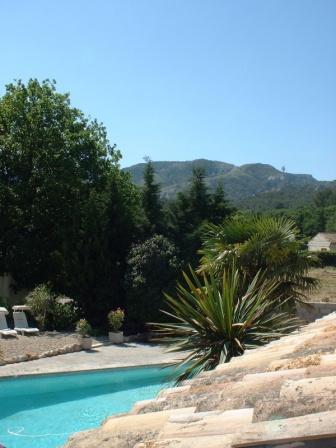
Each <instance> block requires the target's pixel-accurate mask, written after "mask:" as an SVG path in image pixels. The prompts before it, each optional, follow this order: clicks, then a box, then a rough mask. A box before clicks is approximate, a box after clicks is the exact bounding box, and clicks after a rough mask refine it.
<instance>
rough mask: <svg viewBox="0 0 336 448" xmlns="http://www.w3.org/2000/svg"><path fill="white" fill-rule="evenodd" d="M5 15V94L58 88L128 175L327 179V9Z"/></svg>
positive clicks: (197, 2)
mask: <svg viewBox="0 0 336 448" xmlns="http://www.w3.org/2000/svg"><path fill="white" fill-rule="evenodd" d="M0 6H1V7H0V20H1V22H0V23H1V26H0V54H1V63H0V92H1V93H3V92H4V85H5V84H7V83H9V82H11V81H12V80H13V79H19V78H20V79H23V80H27V79H29V78H30V77H36V78H38V79H40V80H42V79H45V78H54V79H56V81H57V84H58V89H59V90H60V91H68V92H70V93H71V98H72V104H73V105H75V106H77V107H79V108H81V109H82V110H83V111H84V112H85V113H86V114H88V115H90V116H92V117H95V118H97V119H98V120H99V121H102V122H103V123H104V124H105V125H106V127H107V130H108V135H109V138H110V140H111V142H112V143H114V142H115V143H117V145H118V146H119V148H120V149H121V151H122V154H123V161H122V165H123V166H128V165H131V164H134V163H138V162H141V161H142V158H143V156H145V155H149V156H150V157H151V158H152V159H153V160H191V159H195V158H208V159H215V160H222V161H225V162H230V163H234V164H237V165H240V164H243V163H250V162H263V163H270V164H272V165H274V166H276V167H277V168H280V167H281V166H282V165H285V166H286V169H287V171H289V172H296V173H311V174H313V175H314V176H315V177H316V178H318V179H322V180H323V179H325V180H331V179H336V88H335V86H336V26H335V23H336V1H335V0H230V1H229V0H94V1H93V0H90V1H88V0H58V1H57V2H56V1H54V2H51V1H49V2H46V1H45V0H44V1H40V0H30V1H26V0H17V1H16V2H13V1H12V0H1V1H0Z"/></svg>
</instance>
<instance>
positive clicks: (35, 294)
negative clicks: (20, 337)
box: [26, 285, 56, 330]
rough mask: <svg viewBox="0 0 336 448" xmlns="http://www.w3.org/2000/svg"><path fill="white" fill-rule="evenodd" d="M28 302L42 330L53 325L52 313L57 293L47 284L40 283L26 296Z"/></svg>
mask: <svg viewBox="0 0 336 448" xmlns="http://www.w3.org/2000/svg"><path fill="white" fill-rule="evenodd" d="M26 303H27V305H28V306H29V307H30V310H31V312H32V314H33V316H34V318H35V319H36V320H37V322H38V324H39V326H40V328H41V329H42V330H46V329H48V328H49V329H50V326H52V315H53V313H54V307H55V303H56V302H55V295H54V294H53V293H52V292H51V290H50V289H49V287H48V286H47V285H38V286H36V288H35V289H34V290H33V291H32V292H30V293H29V294H28V296H27V297H26Z"/></svg>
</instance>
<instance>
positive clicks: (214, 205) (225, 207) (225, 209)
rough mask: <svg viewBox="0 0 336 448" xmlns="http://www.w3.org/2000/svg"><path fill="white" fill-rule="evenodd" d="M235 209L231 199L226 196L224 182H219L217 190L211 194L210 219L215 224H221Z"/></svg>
mask: <svg viewBox="0 0 336 448" xmlns="http://www.w3.org/2000/svg"><path fill="white" fill-rule="evenodd" d="M234 211H235V209H234V207H232V206H231V205H230V203H229V201H228V200H227V199H226V197H225V192H224V188H223V185H222V184H218V185H217V187H216V190H215V191H214V193H213V194H212V196H211V203H210V216H209V221H210V222H212V223H214V224H219V223H221V222H223V221H224V219H226V218H227V217H228V216H230V215H232V213H233V212H234Z"/></svg>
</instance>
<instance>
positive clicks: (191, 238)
mask: <svg viewBox="0 0 336 448" xmlns="http://www.w3.org/2000/svg"><path fill="white" fill-rule="evenodd" d="M232 212H233V208H232V207H230V206H229V204H228V202H227V200H226V198H225V195H224V190H223V187H222V186H221V185H218V186H217V189H216V191H215V193H213V194H211V193H209V189H208V187H207V185H206V183H205V172H204V170H203V169H202V168H194V169H193V175H192V178H191V180H190V187H189V189H187V190H186V191H184V192H180V193H178V194H177V197H176V200H175V201H172V202H171V203H170V210H169V217H170V231H171V237H172V239H173V241H174V242H175V243H176V245H177V246H178V247H179V249H180V251H181V254H182V257H183V259H184V261H185V262H186V263H191V264H193V265H195V264H197V250H198V248H199V247H200V244H201V231H202V226H203V225H204V224H205V223H207V222H216V223H218V222H221V221H222V220H223V219H224V218H226V217H228V216H230V215H231V213H232Z"/></svg>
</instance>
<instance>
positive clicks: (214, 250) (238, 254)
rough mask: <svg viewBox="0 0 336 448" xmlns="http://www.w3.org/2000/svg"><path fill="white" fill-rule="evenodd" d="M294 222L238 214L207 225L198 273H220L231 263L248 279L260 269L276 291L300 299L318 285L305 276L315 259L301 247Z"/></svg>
mask: <svg viewBox="0 0 336 448" xmlns="http://www.w3.org/2000/svg"><path fill="white" fill-rule="evenodd" d="M297 234H298V231H297V228H296V226H295V223H294V221H292V220H290V219H288V218H285V217H272V216H253V215H237V216H236V217H235V218H233V219H228V220H226V221H225V222H224V223H222V224H219V225H214V224H212V225H208V226H207V227H206V229H205V231H204V234H203V245H202V249H201V250H200V254H201V265H200V267H199V271H200V272H210V271H211V272H212V271H213V272H215V273H217V275H219V276H220V275H221V273H222V272H223V270H224V269H225V268H227V267H228V266H230V265H231V264H232V263H233V262H235V263H237V267H238V269H239V270H240V271H241V272H242V273H243V274H244V275H246V276H247V278H248V279H250V280H252V278H253V277H254V276H255V275H256V273H257V272H258V271H259V270H262V271H263V272H264V273H265V276H266V278H267V279H269V280H276V281H277V282H278V283H279V285H278V288H279V289H280V290H279V291H278V294H279V293H281V295H282V296H283V297H286V298H293V299H300V298H302V297H303V296H304V292H305V291H306V290H309V289H311V288H314V287H315V286H316V285H317V282H316V280H315V279H313V278H311V277H310V276H309V275H308V270H309V268H310V266H311V265H312V264H313V262H314V258H313V256H312V255H309V254H307V252H305V251H302V250H301V244H300V242H299V241H298V240H297Z"/></svg>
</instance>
